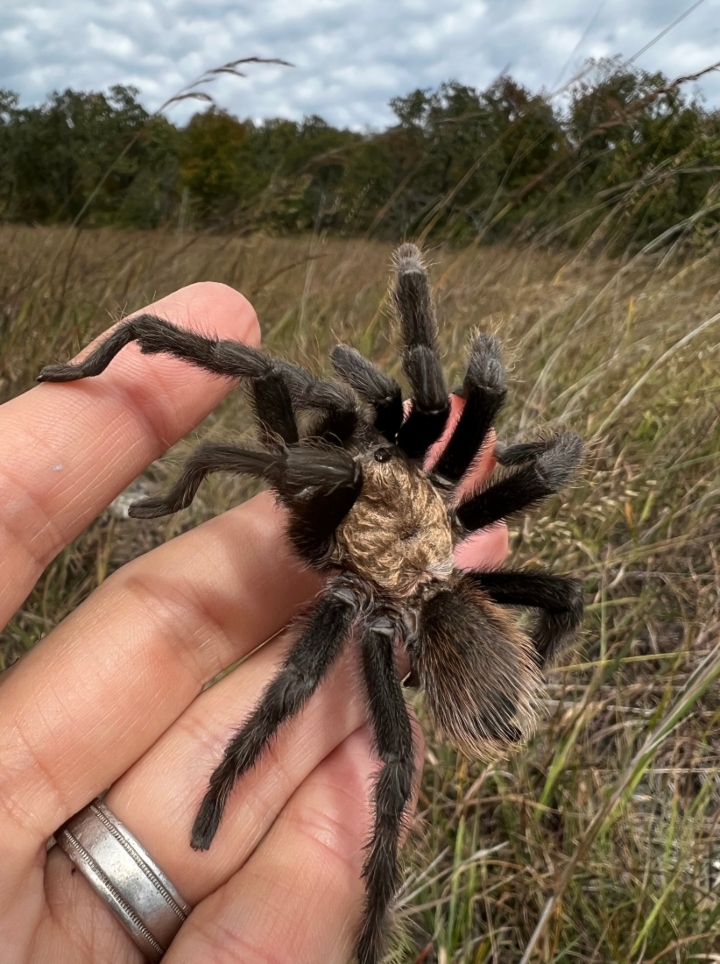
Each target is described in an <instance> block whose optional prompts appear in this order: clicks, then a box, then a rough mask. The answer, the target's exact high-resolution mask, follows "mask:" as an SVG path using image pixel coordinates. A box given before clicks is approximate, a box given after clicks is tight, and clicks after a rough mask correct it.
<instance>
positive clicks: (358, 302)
mask: <svg viewBox="0 0 720 964" xmlns="http://www.w3.org/2000/svg"><path fill="white" fill-rule="evenodd" d="M0 244H1V245H2V248H3V250H4V251H5V252H7V256H6V257H5V258H4V259H3V262H2V266H1V267H0V358H1V359H2V369H1V376H2V381H1V382H0V391H1V393H2V398H3V399H6V398H9V397H11V396H13V395H15V394H17V393H19V392H22V391H25V390H26V389H29V388H30V387H31V385H32V384H33V379H34V376H35V374H36V373H37V371H38V368H39V367H40V366H41V365H42V364H44V363H45V362H47V361H49V360H52V359H56V358H58V359H59V358H65V357H67V356H69V355H70V354H71V353H72V352H74V351H75V350H76V349H77V348H78V347H79V346H80V345H82V344H85V343H86V342H87V341H88V339H90V338H91V337H92V336H94V335H96V334H98V333H100V332H101V331H102V330H103V329H104V328H106V327H107V326H108V325H109V324H110V323H111V321H112V320H113V319H115V318H116V317H117V316H119V315H120V314H121V313H122V312H128V311H132V310H135V309H137V308H140V307H142V306H143V305H145V304H147V303H148V302H149V301H151V300H152V299H154V298H155V297H157V296H161V295H163V294H166V293H168V292H170V291H172V290H174V289H176V288H178V287H180V286H182V285H184V284H188V283H190V282H193V281H197V280H200V279H203V280H204V279H211V280H215V281H222V282H225V283H227V284H230V285H232V286H234V287H236V288H239V289H240V290H242V291H243V292H245V293H246V294H247V295H248V296H249V297H251V298H252V300H253V302H254V304H255V305H256V307H257V310H258V314H259V317H260V320H261V325H262V329H263V332H264V339H265V344H266V346H267V347H268V348H270V349H271V350H273V351H277V352H281V353H282V354H284V355H286V356H287V357H290V358H293V359H295V360H297V361H300V362H302V363H304V364H311V365H312V366H313V367H315V368H316V369H320V368H322V366H323V364H324V361H323V359H324V358H325V356H326V353H327V349H328V347H329V346H330V345H331V344H332V343H334V342H335V340H340V339H341V340H345V341H347V342H349V343H350V344H353V345H355V346H356V347H358V348H359V349H361V350H362V351H364V352H366V353H367V354H368V355H370V356H372V357H373V358H374V359H375V360H376V361H378V362H379V363H380V364H381V365H383V366H384V367H385V368H387V369H388V370H390V371H391V372H393V373H394V374H396V375H397V374H399V373H398V356H397V352H396V334H395V332H394V331H392V329H391V327H390V325H389V320H388V316H387V311H386V308H385V304H384V294H385V282H384V278H385V276H386V275H387V270H388V263H389V256H390V253H391V250H392V245H391V244H389V243H386V242H377V241H367V240H347V239H345V240H343V239H336V238H332V237H330V238H327V237H323V236H321V235H308V236H303V237H294V238H270V237H265V236H261V235H257V236H251V237H241V238H238V237H235V236H232V235H224V236H203V235H200V234H191V235H187V234H185V235H179V234H177V233H175V232H172V233H171V232H163V231H155V232H145V233H143V232H138V231H123V230H114V229H99V230H92V231H80V230H77V229H67V228H61V227H55V228H30V227H24V226H6V227H4V228H2V229H0ZM428 256H429V259H430V262H431V264H432V268H431V275H432V281H433V284H434V288H435V292H436V296H437V299H438V303H439V312H440V317H441V322H442V332H441V341H442V347H443V352H444V356H445V363H446V365H447V368H448V370H449V374H450V379H451V383H453V379H457V378H459V377H460V374H461V370H462V362H463V351H464V346H465V344H466V342H467V340H468V336H469V334H470V332H471V331H472V330H473V329H474V328H475V327H476V326H479V327H481V328H483V329H484V330H492V331H495V332H497V334H498V335H499V337H500V338H501V339H502V342H503V344H504V346H505V356H506V360H507V362H508V365H509V369H510V385H511V395H510V401H509V405H508V408H507V411H506V414H505V416H504V417H503V419H502V421H501V423H500V424H499V425H498V434H499V437H500V438H502V439H515V438H517V437H519V436H523V437H524V436H526V435H530V436H532V435H533V434H536V433H538V432H542V431H547V430H552V429H554V428H557V427H563V428H564V427H572V428H574V429H576V430H577V431H579V432H580V433H581V434H582V435H583V436H585V437H586V438H588V439H591V440H592V445H591V449H590V455H589V457H588V460H587V464H586V467H585V470H584V473H583V475H582V477H581V479H580V480H579V481H578V483H577V484H576V485H575V486H574V488H572V489H570V490H569V491H567V492H565V493H563V495H562V497H557V498H555V499H554V501H553V502H552V503H550V504H548V505H547V506H546V507H544V508H543V509H542V510H539V511H536V512H534V513H531V514H529V515H528V517H527V518H521V519H519V520H517V521H516V522H515V524H514V525H513V526H512V530H511V531H512V553H513V558H515V559H517V560H518V561H521V562H523V563H532V562H542V563H543V564H548V565H550V566H552V567H554V568H555V569H556V570H566V571H570V572H578V573H580V574H581V575H582V576H583V577H584V579H585V580H586V587H587V604H588V606H587V609H588V611H587V618H586V623H585V629H584V633H583V637H582V639H581V643H580V647H579V649H578V651H577V653H576V655H575V656H572V657H570V658H569V660H568V661H567V664H566V665H563V666H561V667H559V668H558V669H556V670H555V671H553V672H552V673H551V674H550V677H549V681H548V687H547V694H546V698H545V700H544V711H543V721H542V724H541V726H540V729H539V732H538V734H537V736H536V738H535V739H534V740H533V741H532V742H531V743H530V745H529V746H528V747H527V748H524V749H523V750H522V751H521V752H518V753H516V754H515V755H514V756H513V757H511V758H510V759H508V760H500V761H498V762H496V763H494V764H492V765H480V764H478V763H476V762H472V761H468V760H464V759H461V758H459V757H458V756H456V755H455V754H454V753H453V752H452V751H450V750H449V749H448V748H447V747H444V746H442V745H437V744H436V743H434V742H433V741H432V740H431V741H430V743H429V746H428V750H427V759H426V768H425V775H424V780H423V789H422V795H421V798H420V804H419V810H418V814H417V817H416V819H415V821H414V833H413V836H412V840H411V844H410V846H409V848H408V854H407V858H408V859H407V882H406V884H405V886H404V888H403V891H402V893H401V895H400V901H399V912H400V918H401V921H402V923H403V925H404V926H403V928H402V935H401V940H400V946H399V948H398V950H397V953H396V959H397V960H398V961H403V962H422V961H424V962H432V961H434V960H437V961H439V962H442V964H448V962H450V961H458V962H467V964H470V962H472V964H479V962H486V961H487V962H496V964H506V962H516V961H520V960H523V961H538V962H540V961H542V962H557V964H559V962H571V961H581V962H583V964H590V962H594V961H597V962H606V961H607V962H615V961H618V962H640V961H643V962H646V964H651V962H656V961H657V962H659V961H673V962H677V961H691V960H716V959H720V923H719V919H720V899H719V898H720V890H719V889H718V888H719V885H720V880H719V877H720V854H718V848H717V842H716V841H717V836H718V820H719V818H720V779H719V774H720V770H719V767H720V758H719V744H718V739H717V729H718V720H719V718H720V700H718V695H717V684H716V680H717V677H718V675H720V609H719V604H718V586H719V580H720V568H719V564H718V557H717V550H716V546H717V544H718V537H719V536H720V513H719V512H718V495H719V494H720V474H719V467H720V466H719V462H718V455H719V453H720V419H719V418H718V415H719V412H718V398H720V366H719V364H718V362H719V360H720V352H719V348H718V333H719V332H720V252H719V251H718V250H717V249H716V248H715V247H708V248H707V249H706V250H701V251H697V250H693V252H692V256H689V255H688V252H687V249H685V248H682V249H681V248H672V247H667V246H665V247H664V248H663V249H662V250H661V251H656V250H650V251H644V252H643V251H641V252H638V253H637V254H636V255H634V256H632V257H627V258H625V259H623V260H620V261H618V260H613V259H610V258H606V257H604V256H600V257H598V256H595V257H593V258H590V257H588V254H587V252H586V251H579V252H573V253H570V254H568V253H567V252H565V253H562V252H557V251H556V252H549V253H548V252H544V251H541V250H538V249H537V248H533V247H527V246H526V247H510V246H505V245H502V244H498V245H495V246H492V247H485V246H475V245H469V246H467V245H466V246H462V247H453V246H450V245H434V246H429V247H428ZM249 424H250V423H249V420H248V412H247V410H246V407H245V404H244V402H243V400H242V397H241V393H240V392H236V393H234V394H232V395H231V396H230V397H229V398H228V399H227V400H226V401H225V402H224V403H223V404H222V405H221V406H220V407H219V409H217V410H216V412H215V413H214V414H213V415H212V416H211V417H210V418H209V419H208V420H207V421H206V423H205V424H204V425H202V426H201V427H200V429H199V430H198V432H197V433H196V434H195V435H194V436H193V437H192V438H190V439H188V440H186V441H185V442H183V443H181V444H180V445H179V446H177V447H176V448H175V449H174V450H173V451H172V452H171V453H170V455H169V456H168V457H166V458H165V459H163V460H161V461H160V462H158V463H156V464H155V465H153V466H152V467H151V468H150V470H149V472H148V477H149V480H150V481H151V482H152V483H158V484H163V483H165V482H166V481H167V480H168V479H169V478H170V477H171V476H172V475H173V474H174V473H175V472H176V470H177V465H178V461H179V459H180V458H181V457H182V456H183V455H184V454H185V453H186V452H187V451H188V450H189V448H190V447H191V446H194V445H195V444H196V442H197V439H198V438H199V437H200V436H204V435H206V434H207V433H211V434H212V435H217V436H223V437H227V436H230V437H237V436H240V435H242V434H243V433H244V432H246V431H247V430H248V429H249ZM247 492H248V489H247V488H246V487H245V486H244V484H243V483H242V482H238V481H236V480H232V479H228V478H219V479H214V480H212V481H208V483H206V486H205V488H204V489H203V490H202V492H201V495H200V497H199V498H198V499H196V501H195V502H194V503H193V506H192V508H191V509H189V510H188V511H187V512H185V513H183V514H181V517H179V518H173V519H171V520H170V521H168V522H167V523H153V524H149V523H145V522H136V521H134V520H130V519H126V518H123V516H122V512H120V511H118V509H117V507H116V508H115V509H114V510H113V509H112V508H110V509H108V510H107V511H106V512H105V513H103V514H102V515H101V516H100V518H98V519H97V521H96V522H95V523H94V524H93V525H92V526H91V527H90V528H89V529H88V530H87V531H86V532H85V533H84V534H83V535H82V536H80V537H79V538H78V539H77V540H76V541H75V543H73V544H72V545H71V546H69V547H68V548H67V549H66V550H65V551H64V552H62V553H61V554H60V556H58V558H57V559H56V560H55V561H54V562H53V563H52V564H51V565H50V566H49V567H48V569H47V571H46V573H45V574H44V576H43V578H42V579H41V580H40V582H39V583H38V585H37V587H36V588H35V590H34V592H33V593H32V595H31V597H30V598H29V599H28V600H27V602H26V604H25V605H24V606H23V607H22V609H21V610H20V611H19V612H18V613H17V615H16V616H15V618H14V620H13V621H12V622H11V623H10V625H9V626H8V627H7V629H6V630H5V633H4V635H3V637H2V645H1V648H0V660H2V663H0V666H3V665H7V663H9V662H11V661H12V660H13V659H15V658H16V657H17V656H19V655H20V654H21V653H22V652H23V651H24V650H26V649H27V648H29V647H31V646H32V645H33V644H34V643H35V642H36V641H37V640H38V639H40V638H41V637H42V636H43V635H44V634H45V633H47V632H48V631H49V630H50V629H51V628H52V626H53V625H55V624H56V623H57V622H58V621H59V620H60V619H62V618H63V616H64V615H65V614H66V613H68V612H69V611H70V610H71V609H72V608H73V607H75V606H76V605H77V604H78V603H79V602H80V601H81V600H82V599H83V598H84V597H85V596H86V595H87V594H88V593H89V592H90V591H91V590H92V589H93V587H94V586H96V585H97V584H98V583H99V582H100V581H101V580H102V579H104V578H105V577H106V576H107V575H108V573H110V572H111V571H112V570H113V569H115V568H116V567H117V566H119V565H122V564H123V563H124V562H125V561H127V560H128V559H130V558H132V557H134V556H136V555H137V554H139V553H141V552H143V551H146V550H147V549H148V548H150V547H152V546H153V545H156V544H158V543H159V542H160V541H162V540H164V539H167V538H170V537H171V536H172V535H173V534H175V533H176V532H178V531H179V530H180V529H185V528H187V527H190V526H194V525H196V524H198V523H199V522H201V521H202V520H203V519H205V518H207V517H209V516H210V515H213V514H215V513H218V512H221V511H223V510H224V509H226V508H228V507H229V506H230V505H232V504H234V503H235V502H237V501H238V500H240V499H242V498H244V497H245V495H246V494H247ZM420 712H422V711H420ZM523 955H524V956H523Z"/></svg>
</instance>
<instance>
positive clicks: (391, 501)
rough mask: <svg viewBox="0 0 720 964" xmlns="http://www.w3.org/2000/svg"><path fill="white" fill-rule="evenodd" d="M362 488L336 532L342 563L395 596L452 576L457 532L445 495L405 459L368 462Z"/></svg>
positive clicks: (406, 593) (371, 459) (409, 592)
mask: <svg viewBox="0 0 720 964" xmlns="http://www.w3.org/2000/svg"><path fill="white" fill-rule="evenodd" d="M361 465H362V470H363V487H362V491H361V493H360V495H359V496H358V498H357V499H356V501H355V504H354V505H353V507H352V509H351V510H350V512H348V514H347V516H346V517H345V519H344V520H343V522H342V524H341V525H340V526H339V528H338V529H337V530H336V533H335V538H336V544H337V547H338V556H339V558H338V560H337V561H338V562H341V563H342V565H343V566H345V567H347V568H349V569H352V570H354V571H355V572H357V573H358V574H359V575H361V576H363V577H365V578H366V579H368V580H370V581H371V582H373V583H375V584H376V585H377V586H378V587H379V588H380V589H381V590H383V591H384V592H385V593H387V594H388V595H390V596H395V597H406V596H409V595H411V594H413V593H414V592H415V591H416V590H417V589H418V587H419V586H420V585H422V584H423V583H425V582H428V581H431V580H446V579H448V578H449V576H450V574H451V572H452V566H453V555H452V554H453V543H452V530H451V527H450V521H449V519H448V514H447V510H446V507H445V503H444V501H443V498H442V496H441V495H440V493H439V492H438V491H437V489H435V488H434V487H433V486H432V484H431V483H430V482H429V481H428V479H427V477H426V476H424V475H423V474H421V473H420V472H419V471H418V470H416V469H415V468H414V467H413V466H412V465H410V464H408V463H407V462H405V461H404V460H403V459H400V458H393V459H391V460H389V461H387V462H383V463H379V462H377V461H375V460H374V459H373V458H369V459H367V460H365V459H363V460H362V462H361Z"/></svg>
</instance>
